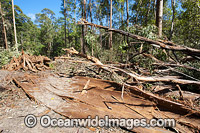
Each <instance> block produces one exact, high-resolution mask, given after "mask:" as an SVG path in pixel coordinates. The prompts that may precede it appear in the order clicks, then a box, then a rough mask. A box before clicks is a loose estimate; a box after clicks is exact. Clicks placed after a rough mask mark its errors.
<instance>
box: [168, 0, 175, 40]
mask: <svg viewBox="0 0 200 133" xmlns="http://www.w3.org/2000/svg"><path fill="white" fill-rule="evenodd" d="M171 4H172V10H173V15H172V25H171V31H170V37H169V40H171V39H172V36H173V32H174V17H175V0H171Z"/></svg>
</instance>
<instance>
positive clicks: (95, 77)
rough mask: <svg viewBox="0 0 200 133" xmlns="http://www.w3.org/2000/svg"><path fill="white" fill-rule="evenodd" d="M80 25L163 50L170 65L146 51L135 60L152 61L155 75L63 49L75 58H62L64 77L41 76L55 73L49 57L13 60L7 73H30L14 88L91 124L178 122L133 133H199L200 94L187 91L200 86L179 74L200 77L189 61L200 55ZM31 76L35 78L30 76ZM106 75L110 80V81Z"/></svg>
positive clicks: (134, 66) (167, 43)
mask: <svg viewBox="0 0 200 133" xmlns="http://www.w3.org/2000/svg"><path fill="white" fill-rule="evenodd" d="M79 24H81V25H90V26H95V27H98V28H103V29H106V30H108V31H113V32H117V33H120V34H123V35H126V36H129V37H131V38H134V39H136V40H140V41H144V42H147V45H152V46H153V47H154V46H156V48H159V49H160V48H161V49H163V52H164V53H166V55H167V56H168V57H169V59H168V62H164V61H161V60H159V59H157V58H156V57H155V56H153V55H152V54H151V53H149V52H148V51H146V50H145V51H143V48H142V47H141V51H140V52H138V53H136V54H135V55H133V56H132V57H131V58H134V57H135V56H141V57H143V58H144V57H145V59H151V60H152V64H151V65H153V66H155V68H154V69H153V70H151V71H150V70H148V69H147V68H144V67H140V66H139V65H137V64H136V63H135V64H134V63H129V64H123V63H116V62H115V63H112V62H110V63H109V64H108V63H107V64H106V63H102V62H101V61H100V60H99V59H98V58H96V57H93V56H90V55H86V54H83V53H80V52H78V51H77V50H76V49H74V48H73V47H72V48H65V49H63V50H64V51H66V53H67V54H68V55H71V56H67V57H66V56H61V57H56V58H55V61H53V64H55V65H56V64H58V63H60V64H61V65H63V64H66V65H65V66H62V68H63V69H64V71H63V72H61V71H55V70H54V71H51V72H49V71H43V72H40V71H42V70H46V69H48V68H49V67H48V64H49V63H50V62H51V60H50V59H49V58H47V57H44V56H30V55H27V54H24V53H23V52H22V55H21V56H19V57H18V58H15V57H13V59H12V60H11V62H10V63H9V64H8V65H6V66H4V67H3V69H4V70H14V71H16V70H19V69H23V70H25V72H24V73H22V74H20V75H12V82H13V83H14V84H15V85H17V86H18V87H20V88H21V89H22V90H23V91H24V92H25V93H26V94H27V95H28V96H29V98H31V99H32V100H34V101H36V102H37V103H42V104H44V105H45V106H46V107H47V108H49V109H51V110H53V111H55V112H57V113H59V114H61V115H63V116H65V117H68V118H87V116H88V115H90V116H91V117H92V118H94V117H95V116H96V115H98V116H99V117H102V118H103V117H104V116H105V115H108V116H112V117H114V118H133V119H135V118H139V119H142V118H145V119H147V120H150V119H152V118H154V119H160V118H174V119H175V120H176V127H170V128H169V127H164V128H160V127H154V128H142V127H137V128H133V129H132V130H130V131H134V132H157V131H159V132H160V131H161V132H198V131H199V130H200V126H199V125H200V94H199V93H198V92H199V91H196V92H195V91H189V90H187V89H185V88H187V86H189V85H190V86H195V87H196V90H198V89H200V81H199V80H198V79H195V78H194V77H191V76H189V75H187V74H184V73H182V72H180V71H178V70H176V68H177V67H178V68H184V69H189V70H192V71H197V72H200V70H199V69H198V68H195V67H192V66H187V65H184V62H187V61H194V60H195V61H196V60H197V61H199V59H200V50H198V49H194V48H189V47H184V46H180V45H177V44H174V43H172V42H170V41H162V40H159V41H154V40H151V39H148V38H145V37H141V36H138V35H134V34H131V33H127V32H125V31H121V30H115V29H109V28H108V27H104V26H100V25H95V24H92V23H89V22H87V21H85V20H82V21H81V22H79ZM165 50H169V51H171V53H170V52H166V51H165ZM174 51H178V52H181V53H182V54H183V55H184V56H183V58H182V59H178V58H172V56H171V55H170V54H173V55H174V57H176V53H174ZM77 56H78V57H77ZM60 61H61V62H60ZM56 67H57V66H56ZM55 69H56V68H55ZM27 70H30V71H33V72H35V73H28V72H27ZM58 70H61V68H58ZM69 70H71V71H70V72H69ZM67 71H68V72H67ZM83 71H84V74H83ZM87 73H90V74H87ZM105 73H106V76H107V80H105V79H104V77H105V75H103V74H105ZM102 75H103V76H102ZM119 108H120V111H119ZM121 128H126V127H121Z"/></svg>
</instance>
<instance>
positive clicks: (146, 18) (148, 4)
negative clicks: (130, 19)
mask: <svg viewBox="0 0 200 133" xmlns="http://www.w3.org/2000/svg"><path fill="white" fill-rule="evenodd" d="M150 6H151V0H149V2H148V3H147V13H146V16H145V25H147V24H148V17H149V12H150Z"/></svg>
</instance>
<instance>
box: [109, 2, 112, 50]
mask: <svg viewBox="0 0 200 133" xmlns="http://www.w3.org/2000/svg"><path fill="white" fill-rule="evenodd" d="M110 29H112V0H110ZM109 48H110V49H111V48H112V31H110V39H109Z"/></svg>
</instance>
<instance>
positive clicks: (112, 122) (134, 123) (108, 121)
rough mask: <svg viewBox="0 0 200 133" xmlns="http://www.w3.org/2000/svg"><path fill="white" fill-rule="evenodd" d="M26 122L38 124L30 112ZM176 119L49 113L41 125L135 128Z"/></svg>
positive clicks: (164, 124) (169, 123)
mask: <svg viewBox="0 0 200 133" xmlns="http://www.w3.org/2000/svg"><path fill="white" fill-rule="evenodd" d="M24 123H25V125H26V126H27V127H29V128H32V127H35V126H36V124H37V118H36V117H35V116H34V115H32V114H30V115H27V116H26V117H25V119H24ZM175 124H176V122H175V120H174V119H151V120H149V121H148V122H147V119H145V118H143V119H132V118H128V119H125V118H121V119H118V118H109V116H107V115H106V116H104V118H99V116H95V118H92V117H91V116H88V117H87V118H86V119H62V118H51V117H50V116H48V115H44V116H42V117H41V118H40V125H41V126H42V127H45V128H47V127H87V126H88V127H126V128H127V129H133V128H134V127H175Z"/></svg>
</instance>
